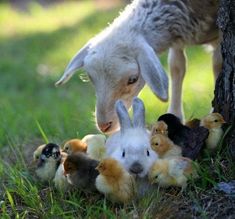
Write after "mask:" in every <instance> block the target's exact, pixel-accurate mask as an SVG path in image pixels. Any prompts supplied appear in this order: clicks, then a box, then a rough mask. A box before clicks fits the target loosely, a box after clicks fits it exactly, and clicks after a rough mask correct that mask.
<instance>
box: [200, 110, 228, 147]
mask: <svg viewBox="0 0 235 219" xmlns="http://www.w3.org/2000/svg"><path fill="white" fill-rule="evenodd" d="M224 123H226V122H225V121H224V118H223V116H222V115H221V114H219V113H211V114H209V115H207V116H205V117H204V118H202V120H201V124H200V125H201V126H203V127H205V128H207V129H208V130H209V135H208V138H207V139H206V147H207V148H208V149H209V150H214V149H216V147H217V146H218V143H219V141H220V139H221V138H222V136H223V134H224V132H223V129H222V125H223V124H224Z"/></svg>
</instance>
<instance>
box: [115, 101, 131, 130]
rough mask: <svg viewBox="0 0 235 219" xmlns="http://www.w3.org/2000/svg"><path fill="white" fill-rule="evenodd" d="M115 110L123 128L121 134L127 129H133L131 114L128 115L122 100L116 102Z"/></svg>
mask: <svg viewBox="0 0 235 219" xmlns="http://www.w3.org/2000/svg"><path fill="white" fill-rule="evenodd" d="M115 109H116V112H117V115H118V119H119V123H120V126H121V132H123V131H124V130H125V129H127V128H130V127H131V120H130V117H129V114H128V112H127V109H126V107H125V106H124V104H123V102H122V101H121V100H117V101H116V103H115Z"/></svg>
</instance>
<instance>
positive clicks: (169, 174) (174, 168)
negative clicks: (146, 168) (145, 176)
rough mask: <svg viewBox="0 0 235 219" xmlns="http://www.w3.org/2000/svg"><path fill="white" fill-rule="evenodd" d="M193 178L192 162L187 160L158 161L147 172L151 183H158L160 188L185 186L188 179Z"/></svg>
mask: <svg viewBox="0 0 235 219" xmlns="http://www.w3.org/2000/svg"><path fill="white" fill-rule="evenodd" d="M190 175H192V176H195V172H194V171H193V167H192V160H190V159H188V158H183V157H181V158H173V159H159V160H158V161H156V162H155V164H154V165H153V166H152V168H151V170H150V172H149V179H150V181H151V182H152V183H158V184H159V185H160V186H162V187H169V186H179V187H182V188H185V187H186V186H187V180H188V177H189V176H190Z"/></svg>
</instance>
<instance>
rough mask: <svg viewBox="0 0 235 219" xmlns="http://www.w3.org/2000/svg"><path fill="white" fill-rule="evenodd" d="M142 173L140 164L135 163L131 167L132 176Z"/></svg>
mask: <svg viewBox="0 0 235 219" xmlns="http://www.w3.org/2000/svg"><path fill="white" fill-rule="evenodd" d="M142 171H143V167H142V165H141V164H140V163H138V162H135V163H133V164H132V165H131V168H130V172H131V173H134V174H139V173H141V172H142Z"/></svg>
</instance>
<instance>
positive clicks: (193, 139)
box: [158, 113, 209, 160]
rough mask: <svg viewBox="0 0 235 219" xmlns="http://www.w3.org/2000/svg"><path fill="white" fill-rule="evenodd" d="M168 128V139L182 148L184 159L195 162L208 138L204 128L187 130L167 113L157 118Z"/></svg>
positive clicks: (177, 119) (173, 116) (176, 118)
mask: <svg viewBox="0 0 235 219" xmlns="http://www.w3.org/2000/svg"><path fill="white" fill-rule="evenodd" d="M158 121H164V122H165V123H166V124H167V126H168V137H169V138H170V139H171V140H172V141H173V142H174V143H175V144H177V145H179V146H180V147H182V155H183V156H184V157H188V158H191V159H193V160H195V159H196V158H197V157H198V156H199V154H200V152H201V150H202V148H203V146H204V144H205V140H206V139H207V137H208V134H209V132H208V130H207V129H206V128H204V127H196V128H189V127H187V126H185V125H183V124H182V123H181V121H180V119H179V118H178V117H176V116H175V115H173V114H170V113H167V114H164V115H162V116H160V117H159V118H158Z"/></svg>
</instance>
